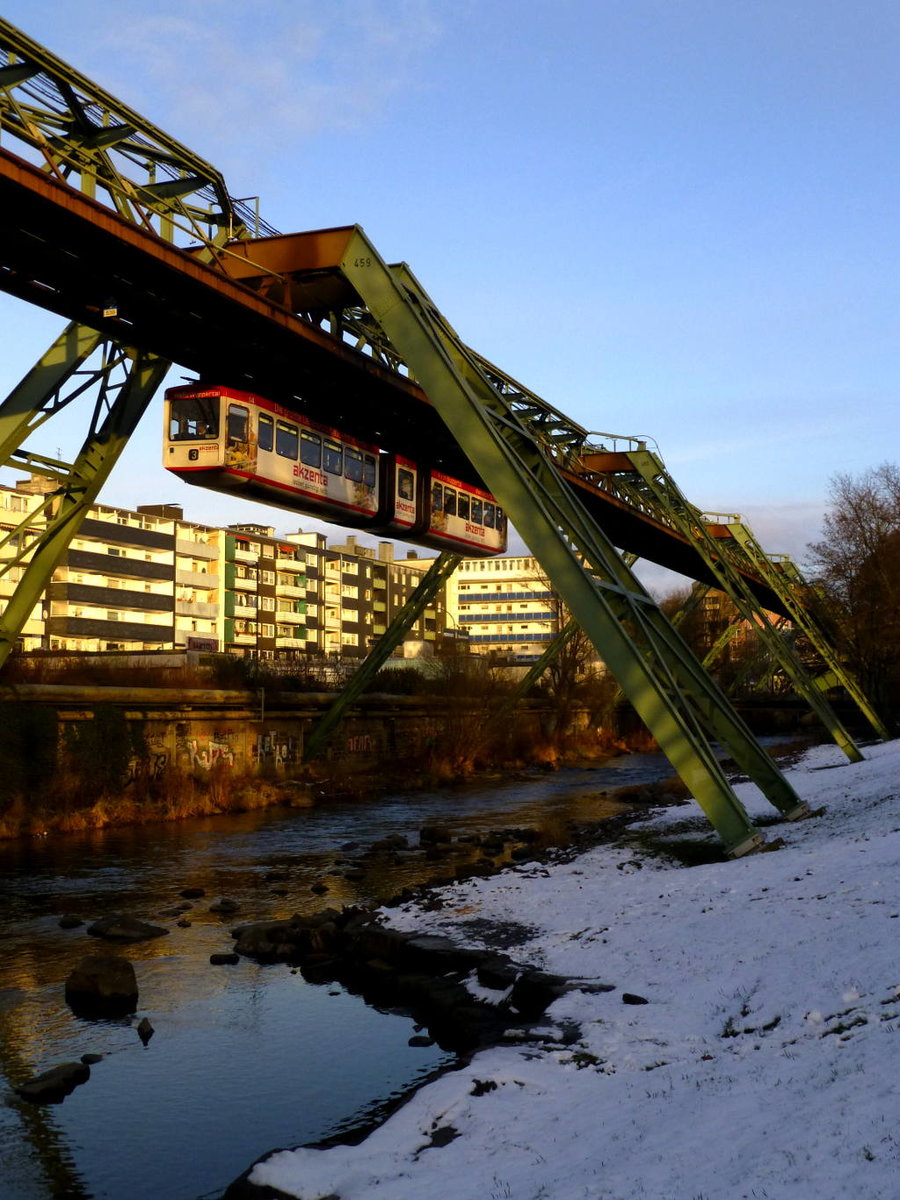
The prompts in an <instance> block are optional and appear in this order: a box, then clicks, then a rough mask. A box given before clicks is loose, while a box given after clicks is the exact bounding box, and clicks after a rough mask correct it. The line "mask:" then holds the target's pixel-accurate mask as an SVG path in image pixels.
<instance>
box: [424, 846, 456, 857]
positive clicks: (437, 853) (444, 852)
mask: <svg viewBox="0 0 900 1200" xmlns="http://www.w3.org/2000/svg"><path fill="white" fill-rule="evenodd" d="M452 853H453V847H452V846H451V845H450V844H449V843H447V842H432V843H430V844H429V846H428V847H427V849H426V850H425V858H426V859H427V861H428V862H441V861H443V859H445V858H449V857H450V855H451V854H452Z"/></svg>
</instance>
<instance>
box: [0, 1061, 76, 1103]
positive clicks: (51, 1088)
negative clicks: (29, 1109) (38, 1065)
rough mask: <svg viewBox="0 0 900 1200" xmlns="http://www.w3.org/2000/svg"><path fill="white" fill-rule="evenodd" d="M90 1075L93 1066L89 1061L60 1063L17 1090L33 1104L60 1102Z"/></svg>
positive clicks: (24, 1098)
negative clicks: (90, 1065)
mask: <svg viewBox="0 0 900 1200" xmlns="http://www.w3.org/2000/svg"><path fill="white" fill-rule="evenodd" d="M90 1077H91V1068H90V1067H89V1066H88V1064H87V1063H84V1062H67V1063H60V1065H59V1066H58V1067H52V1068H51V1069H50V1070H49V1071H45V1072H44V1073H43V1075H35V1077H34V1078H33V1079H29V1080H28V1081H27V1082H25V1083H23V1084H22V1085H21V1086H20V1087H17V1088H16V1089H15V1090H16V1092H17V1093H18V1094H19V1095H20V1096H21V1097H22V1099H23V1100H28V1101H30V1102H31V1103H32V1104H60V1103H62V1101H63V1100H65V1098H66V1096H68V1095H69V1093H70V1092H74V1091H75V1089H76V1088H77V1087H78V1086H79V1084H82V1083H87V1081H88V1080H89V1079H90Z"/></svg>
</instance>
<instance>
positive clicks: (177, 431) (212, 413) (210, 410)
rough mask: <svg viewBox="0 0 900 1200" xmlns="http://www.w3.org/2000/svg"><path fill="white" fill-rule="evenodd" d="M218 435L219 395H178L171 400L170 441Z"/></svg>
mask: <svg viewBox="0 0 900 1200" xmlns="http://www.w3.org/2000/svg"><path fill="white" fill-rule="evenodd" d="M218 436H219V397H218V396H176V397H174V398H173V399H172V400H170V401H169V440H170V441H172V442H195V441H203V440H204V439H205V438H214V437H218Z"/></svg>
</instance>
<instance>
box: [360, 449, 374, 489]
mask: <svg viewBox="0 0 900 1200" xmlns="http://www.w3.org/2000/svg"><path fill="white" fill-rule="evenodd" d="M375 478H376V476H375V459H374V458H373V457H372V455H371V454H367V455H366V457H365V458H364V459H363V483H364V484H365V485H366V487H367V488H373V487H374V486H375Z"/></svg>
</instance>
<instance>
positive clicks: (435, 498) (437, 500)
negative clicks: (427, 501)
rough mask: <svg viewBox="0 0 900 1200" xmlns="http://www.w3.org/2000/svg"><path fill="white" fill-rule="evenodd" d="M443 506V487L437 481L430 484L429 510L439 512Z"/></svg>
mask: <svg viewBox="0 0 900 1200" xmlns="http://www.w3.org/2000/svg"><path fill="white" fill-rule="evenodd" d="M443 508H444V489H443V488H442V487H441V485H440V484H439V483H434V484H432V485H431V511H432V512H436V513H439V512H441V511H442V510H443Z"/></svg>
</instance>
